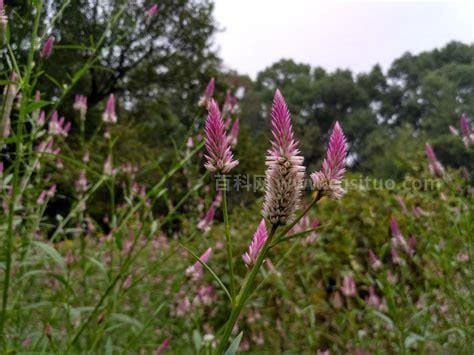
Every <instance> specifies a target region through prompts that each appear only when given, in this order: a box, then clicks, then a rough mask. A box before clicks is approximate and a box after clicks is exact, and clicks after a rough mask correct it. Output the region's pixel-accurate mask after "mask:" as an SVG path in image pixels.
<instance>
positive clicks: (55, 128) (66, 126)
mask: <svg viewBox="0 0 474 355" xmlns="http://www.w3.org/2000/svg"><path fill="white" fill-rule="evenodd" d="M70 129H71V122H66V121H65V119H64V117H61V118H59V115H58V112H57V111H54V112H53V114H52V116H51V120H50V121H49V125H48V132H49V134H51V135H52V136H63V137H67V135H68V133H69V130H70Z"/></svg>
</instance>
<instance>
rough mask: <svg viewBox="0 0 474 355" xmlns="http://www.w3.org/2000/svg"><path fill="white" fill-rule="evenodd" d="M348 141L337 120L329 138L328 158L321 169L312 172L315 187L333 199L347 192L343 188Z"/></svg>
mask: <svg viewBox="0 0 474 355" xmlns="http://www.w3.org/2000/svg"><path fill="white" fill-rule="evenodd" d="M346 154H347V142H346V137H345V136H344V132H343V131H342V128H341V126H340V125H339V122H336V123H335V125H334V128H333V131H332V134H331V137H330V138H329V146H328V150H327V152H326V158H325V159H324V161H323V166H322V168H321V170H320V171H317V172H314V173H312V174H311V180H312V181H313V187H314V189H315V190H316V191H319V193H321V194H323V195H326V196H329V197H330V198H333V199H339V198H341V197H342V196H343V195H344V194H345V190H344V189H343V188H342V186H341V183H342V181H341V180H342V177H343V176H344V173H345V172H346V168H345V160H346Z"/></svg>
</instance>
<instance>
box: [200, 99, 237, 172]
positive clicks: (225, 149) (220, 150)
mask: <svg viewBox="0 0 474 355" xmlns="http://www.w3.org/2000/svg"><path fill="white" fill-rule="evenodd" d="M204 130H205V132H206V151H207V154H206V155H205V157H206V159H207V162H206V164H205V165H204V166H205V167H206V169H207V170H209V171H210V172H215V173H222V174H226V173H228V172H229V171H230V170H232V168H234V167H235V166H236V165H237V164H238V163H239V161H238V160H234V156H233V154H232V151H231V150H230V146H229V141H228V140H227V135H226V132H225V129H224V122H222V118H221V114H220V112H219V107H218V106H217V103H216V102H215V101H214V100H212V101H211V104H210V105H209V114H208V116H207V120H206V126H205V128H204Z"/></svg>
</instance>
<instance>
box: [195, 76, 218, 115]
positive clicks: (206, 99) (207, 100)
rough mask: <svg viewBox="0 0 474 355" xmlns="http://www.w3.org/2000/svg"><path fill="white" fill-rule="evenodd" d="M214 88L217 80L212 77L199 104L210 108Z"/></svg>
mask: <svg viewBox="0 0 474 355" xmlns="http://www.w3.org/2000/svg"><path fill="white" fill-rule="evenodd" d="M214 88H215V80H214V78H211V80H209V83H208V84H207V86H206V90H204V94H203V95H202V96H201V98H200V99H199V103H198V105H199V106H204V107H206V108H209V105H210V104H211V100H212V96H213V95H214Z"/></svg>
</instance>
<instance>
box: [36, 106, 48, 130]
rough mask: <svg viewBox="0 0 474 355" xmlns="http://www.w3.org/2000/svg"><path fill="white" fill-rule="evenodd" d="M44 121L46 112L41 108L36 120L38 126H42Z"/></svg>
mask: <svg viewBox="0 0 474 355" xmlns="http://www.w3.org/2000/svg"><path fill="white" fill-rule="evenodd" d="M45 121H46V113H45V112H44V111H43V110H41V111H40V113H39V115H38V120H37V121H36V122H37V123H38V127H43V125H44V122H45Z"/></svg>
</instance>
